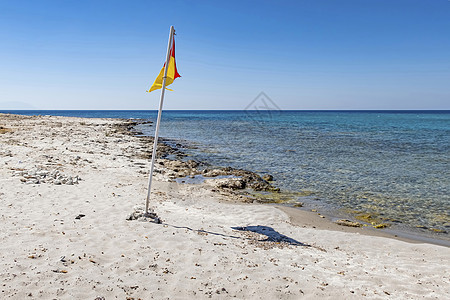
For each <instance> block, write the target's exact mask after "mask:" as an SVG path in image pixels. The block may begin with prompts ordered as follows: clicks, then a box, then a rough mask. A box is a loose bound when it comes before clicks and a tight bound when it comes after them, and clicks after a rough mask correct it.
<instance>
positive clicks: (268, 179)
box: [262, 174, 273, 181]
mask: <svg viewBox="0 0 450 300" xmlns="http://www.w3.org/2000/svg"><path fill="white" fill-rule="evenodd" d="M262 179H264V180H265V181H273V176H272V175H270V174H266V175H264V176H263V177H262Z"/></svg>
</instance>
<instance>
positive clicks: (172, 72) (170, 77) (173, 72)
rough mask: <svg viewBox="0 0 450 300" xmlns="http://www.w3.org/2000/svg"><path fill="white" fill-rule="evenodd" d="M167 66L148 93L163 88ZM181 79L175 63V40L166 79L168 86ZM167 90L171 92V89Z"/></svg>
mask: <svg viewBox="0 0 450 300" xmlns="http://www.w3.org/2000/svg"><path fill="white" fill-rule="evenodd" d="M165 68H166V66H165V65H164V67H163V68H162V69H161V71H160V72H159V75H158V77H156V79H155V82H154V83H153V85H152V86H151V88H150V89H149V90H148V91H147V92H151V91H154V90H158V89H160V88H162V84H163V77H164V69H165ZM178 77H181V76H180V74H178V71H177V64H176V62H175V39H173V40H172V48H171V49H170V58H169V69H168V70H167V78H166V86H168V85H170V84H172V83H173V81H174V80H175V78H178ZM166 89H167V90H169V91H171V89H168V88H166Z"/></svg>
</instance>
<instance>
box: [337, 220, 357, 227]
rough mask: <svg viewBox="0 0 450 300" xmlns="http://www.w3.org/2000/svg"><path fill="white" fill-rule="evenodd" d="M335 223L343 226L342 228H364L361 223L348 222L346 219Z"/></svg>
mask: <svg viewBox="0 0 450 300" xmlns="http://www.w3.org/2000/svg"><path fill="white" fill-rule="evenodd" d="M335 223H336V224H338V225H341V226H348V227H362V226H363V225H362V224H361V223H359V222H352V221H350V220H346V219H341V220H337V221H336V222H335Z"/></svg>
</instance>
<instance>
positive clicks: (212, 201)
mask: <svg viewBox="0 0 450 300" xmlns="http://www.w3.org/2000/svg"><path fill="white" fill-rule="evenodd" d="M128 125H129V122H127V121H126V120H118V119H85V118H70V117H45V116H34V117H27V116H19V115H4V114H0V126H2V133H1V134H0V146H1V148H0V164H1V165H2V166H3V167H2V168H1V169H0V208H1V214H0V216H1V218H2V222H1V228H0V229H1V232H2V234H1V235H0V250H1V251H0V266H1V268H0V270H3V271H0V278H1V279H2V282H4V285H3V288H2V292H1V295H2V298H11V299H23V298H29V297H31V298H36V299H49V298H58V299H73V298H76V299H95V298H96V297H104V298H105V299H109V298H120V299H123V298H126V297H129V298H135V299H138V298H141V299H149V298H152V297H153V298H158V299H164V298H170V299H173V298H176V299H191V298H215V299H231V298H236V297H237V298H241V299H242V298H245V299H265V298H271V299H298V298H299V297H305V298H307V299H314V298H345V299H361V298H362V297H368V298H388V297H390V296H393V297H396V298H422V297H425V298H436V299H439V298H443V297H445V296H446V295H447V294H448V293H449V292H450V290H449V288H448V280H449V278H448V276H447V275H446V274H447V273H446V272H447V271H446V270H447V269H448V268H449V265H448V262H449V258H450V250H449V248H447V247H442V246H437V245H433V244H427V243H417V244H412V243H405V242H403V241H401V240H398V239H391V238H385V237H379V236H367V235H363V234H358V233H351V232H346V231H343V232H342V231H341V232H339V231H332V230H329V229H326V228H323V230H322V229H319V228H313V227H312V226H309V225H310V224H309V223H307V220H306V219H305V217H304V216H303V215H302V216H299V217H298V219H297V220H298V221H301V222H303V223H300V226H299V225H297V224H295V222H294V221H293V219H290V217H289V214H287V213H286V212H283V210H282V209H279V208H276V207H275V206H274V205H270V204H264V205H263V204H259V203H244V202H245V201H243V200H246V198H245V196H242V195H233V194H230V193H227V192H226V190H223V189H220V188H218V187H217V185H218V184H219V185H221V186H223V182H222V183H221V182H220V181H211V182H207V183H204V184H200V185H187V184H178V183H176V182H171V181H172V180H171V176H172V177H173V175H174V174H175V173H179V172H180V171H183V170H185V171H186V170H189V168H188V167H189V164H188V165H187V166H186V165H183V164H181V165H180V164H179V163H178V162H176V161H175V162H170V161H169V160H167V159H164V158H158V159H157V165H156V166H155V167H156V168H155V170H156V172H155V174H154V190H153V192H152V198H151V206H152V208H153V209H154V211H155V213H157V215H158V216H159V217H160V218H161V219H162V224H156V223H152V222H140V221H127V220H126V219H127V215H128V214H130V213H132V212H133V207H134V206H136V205H137V206H143V205H144V203H145V195H146V187H147V180H148V165H149V161H148V154H149V152H150V151H151V147H148V144H149V142H150V141H151V140H152V139H151V138H139V137H136V136H135V135H133V134H128V133H127V131H128V129H127V126H128ZM150 153H151V152H150ZM158 154H159V155H163V156H164V155H166V154H167V155H174V156H176V155H182V154H181V153H178V152H177V150H176V149H174V148H172V147H169V146H166V147H164V146H162V147H161V148H160V151H158ZM193 165H194V164H193V163H191V166H193ZM182 167H183V168H184V169H183V168H182ZM173 169H178V172H175V171H174V170H173ZM191 169H192V168H191ZM54 170H56V171H58V172H54ZM232 171H233V172H236V171H235V170H232ZM242 172H243V171H242ZM243 174H245V176H248V180H249V182H250V184H252V185H255V186H258V185H257V184H258V180H257V179H255V178H254V177H252V176H253V175H251V174H250V173H243ZM187 175H188V174H187ZM252 180H253V181H252ZM36 181H37V182H36ZM246 184H247V182H246ZM259 187H261V188H262V187H263V186H259ZM252 202H253V201H252ZM298 211H300V210H298ZM311 217H312V215H311ZM316 217H317V216H316ZM321 221H323V220H321ZM301 224H303V225H304V226H305V227H303V226H301ZM320 224H325V223H320ZM313 226H314V225H313ZM336 226H337V225H336ZM342 229H343V230H347V228H345V227H342ZM348 230H351V228H348ZM436 275H439V276H436Z"/></svg>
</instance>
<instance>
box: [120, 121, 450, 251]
mask: <svg viewBox="0 0 450 300" xmlns="http://www.w3.org/2000/svg"><path fill="white" fill-rule="evenodd" d="M123 122H124V123H123V124H121V125H117V127H118V128H120V129H119V132H121V133H123V134H130V135H133V136H136V137H138V138H139V140H140V141H141V142H142V144H143V147H145V148H146V149H152V147H153V137H150V136H145V135H143V132H142V131H140V130H138V129H137V127H138V125H143V124H151V123H152V122H151V121H146V120H128V119H123ZM170 144H173V145H170ZM186 147H189V146H185V145H183V144H182V143H181V142H179V141H175V142H174V141H172V140H170V143H167V140H166V139H164V138H160V139H159V142H158V149H157V155H158V159H157V165H158V166H160V167H162V170H157V172H161V173H162V174H163V175H164V176H167V178H169V180H170V181H177V179H186V180H180V181H179V182H185V181H188V179H189V178H197V177H199V176H200V177H201V178H202V179H204V180H201V182H203V183H206V184H208V185H211V186H212V187H213V188H214V189H213V191H217V192H219V193H220V194H222V195H225V196H227V197H228V198H230V199H233V200H236V201H240V202H243V203H253V202H254V203H278V204H283V203H291V202H292V200H293V199H295V198H296V196H297V193H295V192H286V191H281V190H280V188H278V187H276V186H274V185H273V181H274V178H273V176H272V175H270V174H265V175H263V176H260V175H259V174H257V173H255V172H252V171H249V170H244V169H236V168H232V167H229V166H225V167H211V166H210V165H209V164H208V163H207V162H204V161H197V160H193V159H187V157H188V156H187V154H186V153H185V152H183V150H182V149H183V148H186ZM169 156H170V157H171V159H168V158H167V157H169ZM139 157H141V158H146V159H150V158H151V151H150V150H146V151H144V153H143V154H140V155H139ZM292 206H293V207H296V208H300V207H303V206H304V203H302V202H296V203H295V204H292ZM311 211H312V212H313V213H316V214H317V215H318V216H319V217H321V218H325V217H324V216H323V215H322V213H321V212H318V211H317V210H316V209H314V208H313V209H311ZM340 215H341V217H340V218H334V221H333V223H335V224H337V225H338V226H343V227H353V228H373V229H375V230H377V231H380V229H390V230H388V232H390V233H388V234H390V235H392V236H395V237H397V236H404V237H405V238H407V239H411V238H413V237H414V235H417V240H419V241H428V242H432V243H436V244H439V245H447V244H448V241H447V240H446V239H443V240H442V239H439V237H436V236H433V235H432V234H436V232H435V231H434V232H431V233H428V234H426V233H420V232H413V234H411V232H409V231H408V232H404V231H402V230H396V229H394V230H392V229H391V228H390V227H391V225H392V224H390V223H389V221H388V220H385V219H383V218H380V217H376V216H373V215H371V214H369V213H362V212H359V213H355V214H353V215H352V214H345V216H342V213H340ZM342 217H344V218H342ZM437 233H446V232H437Z"/></svg>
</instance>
